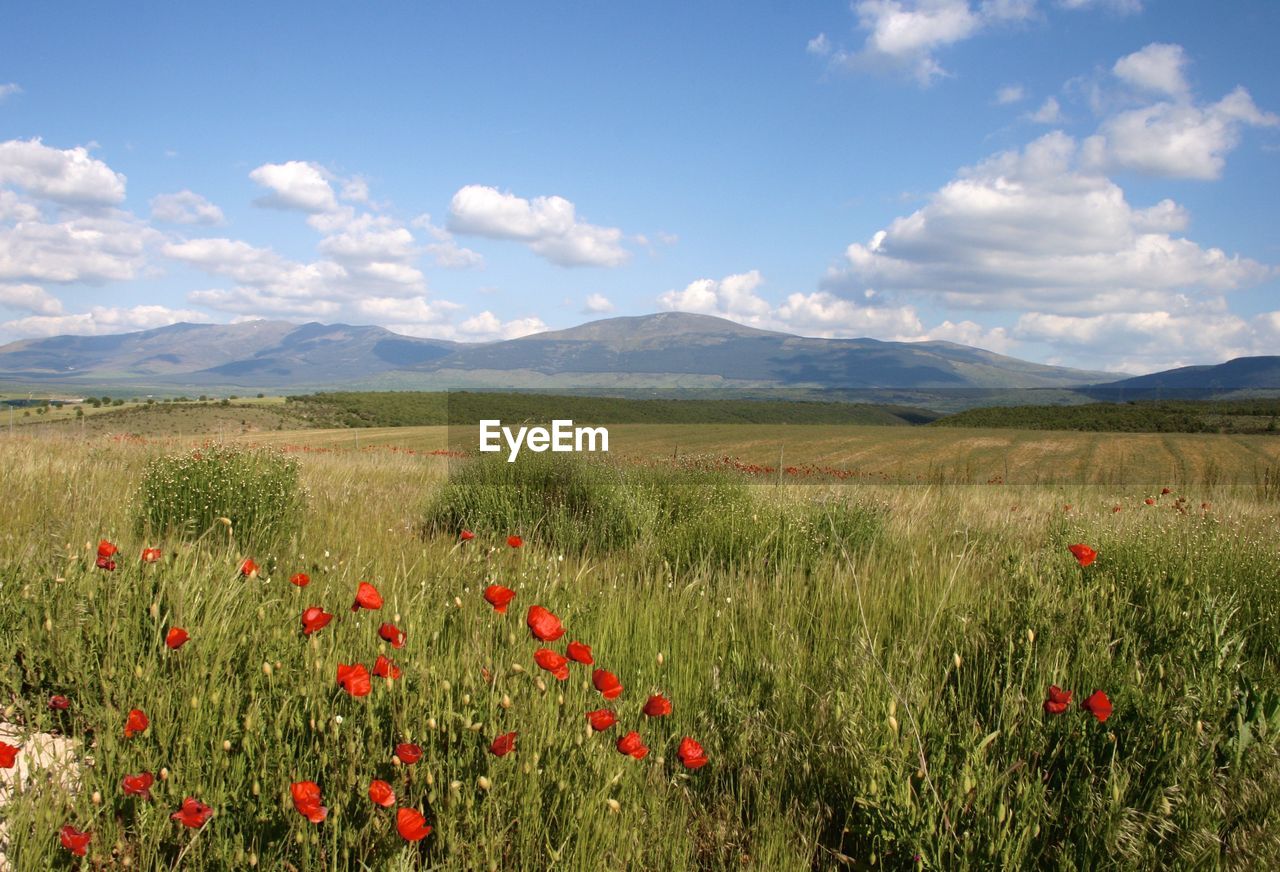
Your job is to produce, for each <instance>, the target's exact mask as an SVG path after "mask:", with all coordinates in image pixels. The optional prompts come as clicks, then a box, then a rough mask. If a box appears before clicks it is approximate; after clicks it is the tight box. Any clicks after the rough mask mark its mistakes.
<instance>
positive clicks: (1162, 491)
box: [1160, 487, 1173, 496]
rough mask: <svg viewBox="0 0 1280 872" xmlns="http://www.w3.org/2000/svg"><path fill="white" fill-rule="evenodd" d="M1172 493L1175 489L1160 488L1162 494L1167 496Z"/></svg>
mask: <svg viewBox="0 0 1280 872" xmlns="http://www.w3.org/2000/svg"><path fill="white" fill-rule="evenodd" d="M1171 493H1173V491H1171V490H1169V489H1168V488H1167V487H1162V488H1160V496H1165V495H1167V494H1171Z"/></svg>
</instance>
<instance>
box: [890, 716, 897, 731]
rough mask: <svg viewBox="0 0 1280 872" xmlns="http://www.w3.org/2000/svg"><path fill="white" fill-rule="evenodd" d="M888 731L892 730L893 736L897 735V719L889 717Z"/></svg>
mask: <svg viewBox="0 0 1280 872" xmlns="http://www.w3.org/2000/svg"><path fill="white" fill-rule="evenodd" d="M889 729H891V730H893V734H894V735H895V736H896V735H898V719H897V718H895V717H894V716H893V715H889Z"/></svg>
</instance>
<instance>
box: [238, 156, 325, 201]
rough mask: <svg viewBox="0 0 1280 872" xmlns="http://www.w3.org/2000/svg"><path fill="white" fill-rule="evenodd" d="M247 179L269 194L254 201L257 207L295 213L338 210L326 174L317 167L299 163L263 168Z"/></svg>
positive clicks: (267, 165) (250, 174)
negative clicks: (267, 190)
mask: <svg viewBox="0 0 1280 872" xmlns="http://www.w3.org/2000/svg"><path fill="white" fill-rule="evenodd" d="M249 178H251V179H253V181H255V182H257V183H258V184H259V185H261V186H262V187H264V188H267V189H269V190H270V191H271V193H269V194H267V195H265V196H262V197H259V198H258V199H257V200H255V201H254V202H255V203H256V204H257V205H259V206H266V207H268V208H271V209H290V210H296V211H299V212H332V211H334V210H335V209H337V208H338V198H337V197H336V196H335V195H334V193H333V186H332V185H330V184H329V178H330V176H329V173H328V172H327V171H326V170H325V169H324V168H323V167H321V166H319V165H318V164H314V163H309V162H307V161H300V160H291V161H286V162H285V163H280V164H263V165H262V166H260V167H258V168H257V169H255V170H254V171H253V172H251V173H249Z"/></svg>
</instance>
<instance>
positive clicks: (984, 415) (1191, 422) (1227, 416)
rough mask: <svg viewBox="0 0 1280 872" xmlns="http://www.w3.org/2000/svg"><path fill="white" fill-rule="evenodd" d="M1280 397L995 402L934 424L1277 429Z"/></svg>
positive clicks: (1163, 429)
mask: <svg viewBox="0 0 1280 872" xmlns="http://www.w3.org/2000/svg"><path fill="white" fill-rule="evenodd" d="M1277 414H1280V399H1254V400H1167V401H1140V402H1132V403H1086V404H1084V405H1077V406H1065V405H1064V406H990V407H987V408H982V409H969V410H967V411H964V412H959V413H957V414H955V415H948V416H947V417H945V418H939V419H938V420H936V421H933V422H932V424H933V426H935V427H1011V428H1015V429H1021V430H1085V431H1094V432H1125V433H1274V432H1276V430H1275V424H1274V421H1275V417H1276V415H1277Z"/></svg>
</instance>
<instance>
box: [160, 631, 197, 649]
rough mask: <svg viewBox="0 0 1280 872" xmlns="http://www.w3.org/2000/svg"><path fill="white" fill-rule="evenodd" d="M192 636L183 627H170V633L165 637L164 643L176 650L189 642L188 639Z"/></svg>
mask: <svg viewBox="0 0 1280 872" xmlns="http://www.w3.org/2000/svg"><path fill="white" fill-rule="evenodd" d="M190 638H191V635H190V634H189V633H188V632H187V631H186V630H184V629H182V628H181V627H170V628H169V633H168V635H166V636H165V637H164V643H165V645H167V646H169V647H170V648H172V649H173V650H174V651H177V650H178V649H179V648H181V647H182V646H183V645H185V644H187V640H188V639H190Z"/></svg>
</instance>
